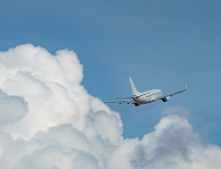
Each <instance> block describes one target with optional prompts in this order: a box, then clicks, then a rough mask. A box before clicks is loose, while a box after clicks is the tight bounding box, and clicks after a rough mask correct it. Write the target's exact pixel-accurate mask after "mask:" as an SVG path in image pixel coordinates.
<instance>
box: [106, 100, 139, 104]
mask: <svg viewBox="0 0 221 169" xmlns="http://www.w3.org/2000/svg"><path fill="white" fill-rule="evenodd" d="M105 103H119V104H121V103H127V104H130V103H131V104H134V103H137V102H135V101H133V100H128V101H116V102H105Z"/></svg>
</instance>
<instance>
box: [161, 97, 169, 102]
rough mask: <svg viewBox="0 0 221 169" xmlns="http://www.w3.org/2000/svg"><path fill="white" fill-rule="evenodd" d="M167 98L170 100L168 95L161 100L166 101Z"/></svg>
mask: <svg viewBox="0 0 221 169" xmlns="http://www.w3.org/2000/svg"><path fill="white" fill-rule="evenodd" d="M168 100H170V97H169V96H167V97H164V98H162V101H163V102H167V101H168Z"/></svg>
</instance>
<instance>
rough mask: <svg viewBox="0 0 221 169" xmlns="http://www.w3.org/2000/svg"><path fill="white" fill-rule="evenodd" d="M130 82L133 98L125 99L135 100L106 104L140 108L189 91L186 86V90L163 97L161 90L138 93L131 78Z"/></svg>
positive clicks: (165, 100)
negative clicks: (129, 105) (128, 105)
mask: <svg viewBox="0 0 221 169" xmlns="http://www.w3.org/2000/svg"><path fill="white" fill-rule="evenodd" d="M129 80H130V84H131V88H132V91H133V97H125V98H124V99H133V100H123V101H114V102H106V103H118V104H122V103H127V104H134V105H135V106H140V105H143V104H147V103H151V102H154V101H157V100H162V101H163V102H167V101H168V100H169V99H170V97H171V96H173V95H175V94H178V93H181V92H184V91H186V89H187V85H186V84H185V86H186V88H185V89H183V90H180V91H177V92H175V93H171V94H167V95H164V96H163V93H162V91H161V90H160V89H152V90H148V91H146V92H138V91H137V89H136V87H135V85H134V83H133V81H132V79H131V77H129ZM121 99H123V98H121Z"/></svg>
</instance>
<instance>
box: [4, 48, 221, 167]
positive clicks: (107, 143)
mask: <svg viewBox="0 0 221 169" xmlns="http://www.w3.org/2000/svg"><path fill="white" fill-rule="evenodd" d="M0 74H1V76H0V88H1V90H0V127H1V129H0V168H4V169H30V168H32V169H40V168H41V169H68V168H70V169H79V168H82V169H84V168H94V169H124V168H125V169H133V168H140V169H142V168H153V169H154V168H156V169H158V168H172V169H173V168H190V169H198V168H200V169H202V168H205V169H207V168H213V169H216V168H217V169H218V168H220V167H221V165H220V163H219V161H220V160H221V149H220V147H218V146H215V145H205V144H203V143H202V141H201V139H200V137H199V136H198V134H197V133H196V132H194V130H193V128H192V126H191V125H190V124H189V123H188V121H187V119H186V118H185V117H180V116H178V115H175V113H176V112H177V111H179V112H181V113H184V114H186V110H185V109H184V108H182V107H175V108H174V107H172V108H168V109H166V110H165V111H164V112H166V114H167V115H168V116H166V117H163V118H162V119H161V121H160V122H159V123H158V124H157V125H156V126H155V131H153V132H151V133H148V134H146V135H145V136H144V138H143V139H142V140H139V139H138V138H132V139H123V137H122V132H123V129H122V122H121V119H120V116H119V114H118V113H117V112H114V111H112V110H110V109H109V108H108V107H107V106H106V105H105V104H104V103H103V102H102V101H101V100H99V99H98V98H94V97H93V96H91V95H89V94H88V93H87V91H86V90H85V89H84V87H83V86H82V85H81V81H82V78H83V66H82V65H81V64H80V62H79V60H78V57H77V55H76V54H75V53H74V52H73V51H68V50H60V51H58V52H56V54H55V55H52V54H50V53H49V52H48V51H47V50H45V49H43V48H41V47H34V46H33V45H30V44H27V45H20V46H17V47H16V48H13V49H10V50H8V51H6V52H0Z"/></svg>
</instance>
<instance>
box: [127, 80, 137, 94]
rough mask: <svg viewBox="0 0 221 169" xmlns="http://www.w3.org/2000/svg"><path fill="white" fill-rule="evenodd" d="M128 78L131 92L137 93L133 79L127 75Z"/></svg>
mask: <svg viewBox="0 0 221 169" xmlns="http://www.w3.org/2000/svg"><path fill="white" fill-rule="evenodd" d="M129 79H130V84H131V88H132V91H133V94H134V95H139V92H138V91H137V89H136V87H135V85H134V83H133V80H132V79H131V77H129Z"/></svg>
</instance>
